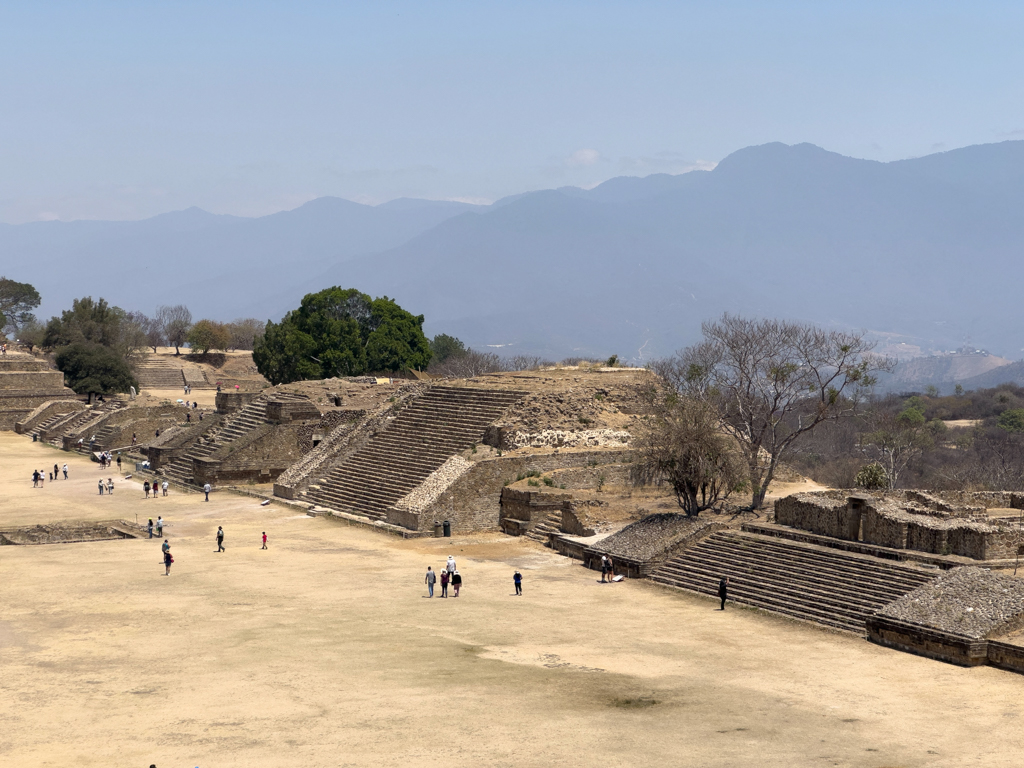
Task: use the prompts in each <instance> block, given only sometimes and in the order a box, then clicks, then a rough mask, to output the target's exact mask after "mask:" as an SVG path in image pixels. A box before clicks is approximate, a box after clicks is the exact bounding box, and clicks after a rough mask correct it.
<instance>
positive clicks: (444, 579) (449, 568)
mask: <svg viewBox="0 0 1024 768" xmlns="http://www.w3.org/2000/svg"><path fill="white" fill-rule="evenodd" d="M437 581H438V578H437V574H436V573H434V569H433V568H431V567H430V566H429V565H428V566H427V575H426V577H425V578H424V583H425V584H426V585H427V597H433V596H434V585H435V584H437ZM449 585H451V588H452V592H454V593H455V594H454V596H455V597H458V596H459V590H460V589H462V574H461V573H459V569H458V568H457V567H456V566H455V558H454V557H452V556H451V555H448V562H447V563H445V565H444V569H443V570H442V571H441V597H448V586H449Z"/></svg>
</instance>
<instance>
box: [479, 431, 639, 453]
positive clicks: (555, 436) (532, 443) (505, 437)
mask: <svg viewBox="0 0 1024 768" xmlns="http://www.w3.org/2000/svg"><path fill="white" fill-rule="evenodd" d="M629 440H630V435H629V432H626V431H624V430H621V429H580V430H572V431H568V430H562V429H545V430H542V431H540V432H505V431H501V432H500V434H499V438H498V444H497V446H496V447H499V448H502V449H503V450H509V451H512V450H515V449H517V448H526V447H531V448H548V447H550V448H599V447H610V448H618V447H620V446H623V445H625V444H626V443H628V442H629Z"/></svg>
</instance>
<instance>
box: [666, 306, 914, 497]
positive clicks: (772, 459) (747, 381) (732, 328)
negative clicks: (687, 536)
mask: <svg viewBox="0 0 1024 768" xmlns="http://www.w3.org/2000/svg"><path fill="white" fill-rule="evenodd" d="M701 330H702V332H703V336H704V339H703V341H701V342H700V343H699V344H696V345H694V346H692V347H688V348H686V349H683V350H680V351H679V352H677V353H676V355H675V357H673V358H672V359H671V360H669V361H662V362H661V363H659V364H657V365H654V366H652V368H653V369H654V370H655V372H657V373H660V374H661V375H663V376H665V377H666V378H667V379H668V381H669V382H670V383H671V384H672V385H674V387H675V388H676V389H677V391H678V392H679V393H680V394H681V395H685V396H686V397H690V398H694V399H698V400H703V401H705V402H707V403H709V404H711V405H713V406H714V407H715V409H716V411H717V413H718V418H719V423H720V424H721V427H722V428H723V429H724V430H725V431H726V432H727V433H728V434H730V435H732V436H733V437H734V438H735V439H736V441H737V442H738V444H739V446H740V448H741V450H742V451H743V454H744V458H745V461H746V465H747V475H748V478H749V481H750V487H751V507H752V508H753V509H759V508H760V507H761V506H762V504H763V503H764V497H765V494H766V492H767V490H768V485H769V484H770V483H771V481H772V478H773V477H774V475H775V470H776V468H777V467H778V464H779V461H780V460H781V459H782V458H783V457H784V456H785V455H786V453H787V451H789V450H790V448H791V447H792V445H793V443H794V441H796V440H797V439H798V438H800V436H801V435H804V434H806V433H808V432H810V431H811V430H813V429H815V428H816V427H817V426H819V425H820V424H822V423H825V422H828V421H835V420H838V419H842V418H844V417H847V416H850V415H852V414H854V413H856V411H857V409H858V407H859V406H860V404H861V402H862V400H863V398H864V397H865V396H866V394H867V392H868V391H869V390H870V388H871V387H872V386H873V385H874V383H875V378H874V374H875V373H877V372H879V371H889V370H892V368H893V367H894V365H895V361H893V360H891V359H889V358H886V357H881V356H876V355H873V354H872V350H873V349H874V347H875V343H874V342H872V341H869V340H868V339H867V338H866V336H865V334H863V333H848V332H843V331H826V330H823V329H821V328H818V327H816V326H813V325H807V324H803V323H793V322H788V321H784V320H753V319H748V318H743V317H737V316H735V315H729V314H725V315H723V316H722V317H721V319H719V320H717V321H714V322H706V323H704V324H703V325H702V327H701Z"/></svg>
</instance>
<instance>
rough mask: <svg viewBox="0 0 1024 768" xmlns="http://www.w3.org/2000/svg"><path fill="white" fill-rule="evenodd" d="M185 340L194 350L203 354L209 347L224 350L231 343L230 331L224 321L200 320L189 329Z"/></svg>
mask: <svg viewBox="0 0 1024 768" xmlns="http://www.w3.org/2000/svg"><path fill="white" fill-rule="evenodd" d="M185 340H186V341H187V342H188V344H189V346H190V347H192V349H193V350H194V351H198V352H199V353H200V354H202V355H205V354H206V353H207V352H209V351H210V350H211V349H221V350H226V349H227V348H228V345H230V344H231V331H230V330H229V329H228V327H227V326H226V325H224V323H218V322H216V321H215V320H200V321H199V322H198V323H196V324H195V325H193V326H192V327H191V328H190V329H189V332H188V336H187V337H186V339H185Z"/></svg>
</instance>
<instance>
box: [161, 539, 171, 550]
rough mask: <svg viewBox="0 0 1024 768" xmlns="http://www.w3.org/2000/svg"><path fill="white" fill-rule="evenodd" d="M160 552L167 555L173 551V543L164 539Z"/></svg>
mask: <svg viewBox="0 0 1024 768" xmlns="http://www.w3.org/2000/svg"><path fill="white" fill-rule="evenodd" d="M160 551H161V552H164V553H165V554H166V553H167V552H170V551H171V543H170V542H169V541H168V540H167V539H164V543H163V544H161V545H160Z"/></svg>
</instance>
